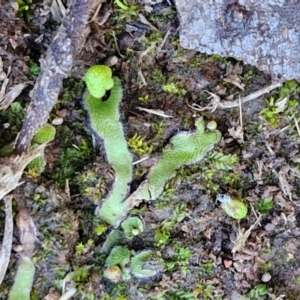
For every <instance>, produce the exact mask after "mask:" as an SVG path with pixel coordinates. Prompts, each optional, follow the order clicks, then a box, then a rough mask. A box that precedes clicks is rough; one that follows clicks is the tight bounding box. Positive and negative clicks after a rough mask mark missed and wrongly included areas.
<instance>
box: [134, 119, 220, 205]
mask: <svg viewBox="0 0 300 300" xmlns="http://www.w3.org/2000/svg"><path fill="white" fill-rule="evenodd" d="M195 126H196V130H195V131H194V132H192V133H191V132H185V131H182V132H179V133H177V134H176V135H175V136H174V137H172V138H171V140H170V144H169V145H168V146H167V147H166V148H165V151H164V154H163V157H162V158H161V160H160V161H159V162H158V164H157V165H155V166H154V167H152V168H151V169H150V171H149V174H148V176H147V179H146V180H145V181H143V182H142V183H141V185H140V186H139V188H138V189H137V190H136V191H135V192H134V193H133V194H132V195H131V196H130V197H129V199H130V201H131V203H133V204H134V205H136V204H138V203H139V202H140V201H142V200H156V199H157V198H158V197H159V195H160V194H161V193H162V192H163V190H164V186H165V184H166V182H167V181H168V180H169V179H170V178H171V177H172V175H173V174H174V172H175V170H176V169H178V168H180V167H181V166H183V165H191V164H194V163H197V162H200V161H201V160H203V159H204V158H205V156H206V155H207V153H208V152H210V151H211V150H212V149H213V148H214V146H215V144H216V143H218V142H219V140H220V138H221V134H220V132H219V131H217V130H210V131H205V123H204V120H203V119H202V118H199V119H198V120H196V122H195Z"/></svg>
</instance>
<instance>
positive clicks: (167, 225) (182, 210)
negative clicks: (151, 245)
mask: <svg viewBox="0 0 300 300" xmlns="http://www.w3.org/2000/svg"><path fill="white" fill-rule="evenodd" d="M186 214H187V207H186V204H184V203H181V204H179V205H177V206H176V207H175V209H174V211H173V214H172V215H171V216H170V218H168V219H166V220H164V221H163V222H161V224H160V227H159V228H158V229H157V230H156V232H155V244H156V246H157V247H161V248H164V247H165V246H166V245H167V244H168V243H169V237H170V235H171V231H172V230H173V229H174V228H175V226H176V225H177V224H178V223H180V222H181V221H182V220H183V219H184V218H185V216H186Z"/></svg>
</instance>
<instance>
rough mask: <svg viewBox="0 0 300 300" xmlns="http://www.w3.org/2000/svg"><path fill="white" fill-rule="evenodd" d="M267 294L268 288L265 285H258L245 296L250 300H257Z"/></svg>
mask: <svg viewBox="0 0 300 300" xmlns="http://www.w3.org/2000/svg"><path fill="white" fill-rule="evenodd" d="M268 292H269V291H268V288H267V286H266V285H265V284H258V285H256V286H255V287H254V288H253V289H252V290H251V291H250V292H249V293H248V294H247V296H248V297H249V298H250V300H259V299H262V298H263V297H264V296H267V295H268Z"/></svg>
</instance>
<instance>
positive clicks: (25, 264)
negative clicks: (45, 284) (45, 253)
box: [8, 256, 35, 300]
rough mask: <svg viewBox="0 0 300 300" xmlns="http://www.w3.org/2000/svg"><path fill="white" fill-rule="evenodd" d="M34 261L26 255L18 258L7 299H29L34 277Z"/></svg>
mask: <svg viewBox="0 0 300 300" xmlns="http://www.w3.org/2000/svg"><path fill="white" fill-rule="evenodd" d="M34 273H35V267H34V263H33V262H32V260H31V259H29V258H28V257H25V256H22V257H21V258H20V259H19V266H18V270H17V274H16V277H15V279H14V284H13V286H12V288H11V290H10V292H9V296H8V299H9V300H21V299H22V300H30V292H31V288H32V283H33V279H34Z"/></svg>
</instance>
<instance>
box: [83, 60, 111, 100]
mask: <svg viewBox="0 0 300 300" xmlns="http://www.w3.org/2000/svg"><path fill="white" fill-rule="evenodd" d="M84 81H85V83H86V85H87V88H88V91H89V93H90V94H91V95H92V96H93V97H95V98H98V99H100V98H102V97H103V96H104V95H105V93H106V91H108V90H110V89H111V88H112V87H113V85H114V80H113V78H112V71H111V69H110V68H109V67H107V66H103V65H95V66H92V67H90V68H89V69H88V70H87V71H86V73H85V75H84Z"/></svg>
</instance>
